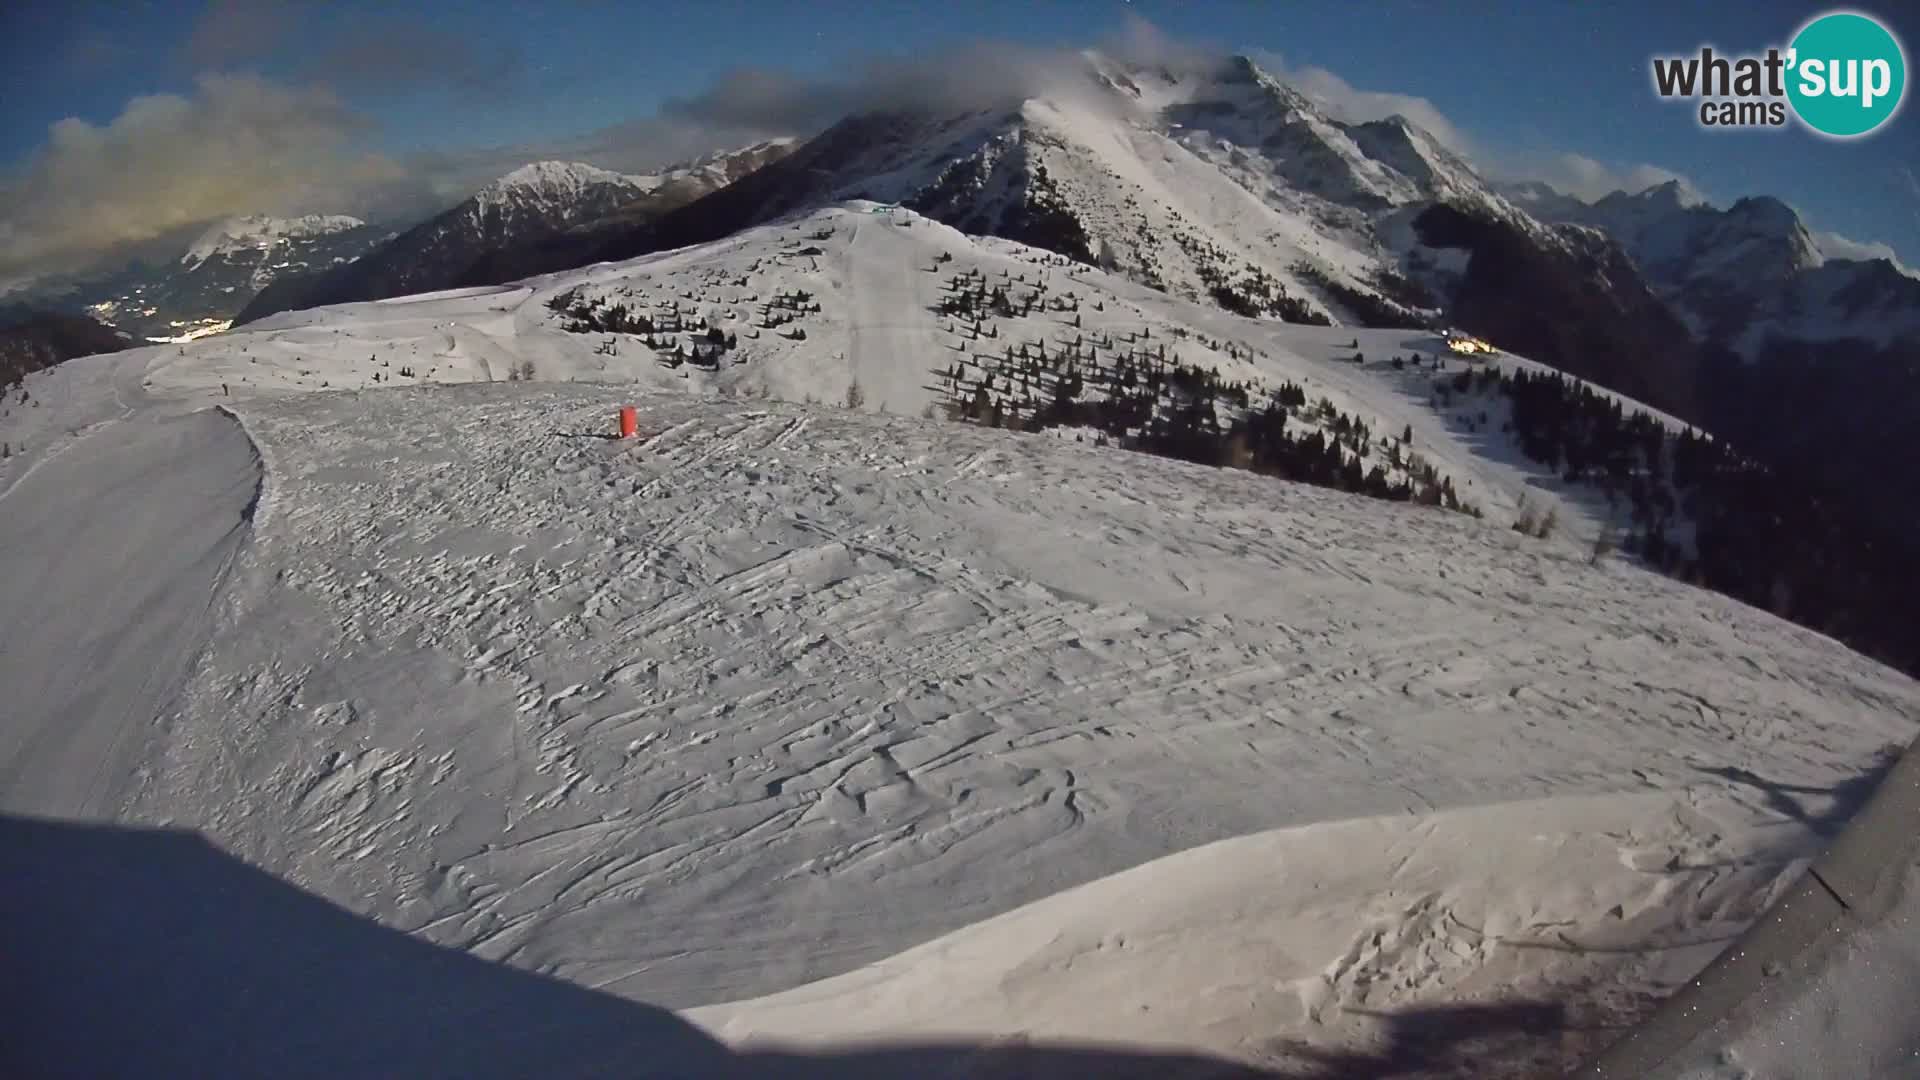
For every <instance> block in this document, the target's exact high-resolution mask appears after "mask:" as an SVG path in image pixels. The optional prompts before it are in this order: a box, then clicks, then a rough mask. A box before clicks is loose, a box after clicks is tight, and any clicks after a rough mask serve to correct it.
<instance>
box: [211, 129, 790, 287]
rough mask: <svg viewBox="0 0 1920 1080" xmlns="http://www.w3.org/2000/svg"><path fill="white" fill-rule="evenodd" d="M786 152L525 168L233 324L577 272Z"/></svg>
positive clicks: (762, 148)
mask: <svg viewBox="0 0 1920 1080" xmlns="http://www.w3.org/2000/svg"><path fill="white" fill-rule="evenodd" d="M787 149H788V143H786V142H784V141H776V142H768V143H760V144H756V145H754V146H750V147H745V148H743V149H740V150H736V151H731V152H728V153H724V154H716V155H712V156H710V157H707V158H703V159H700V160H698V161H694V162H689V163H687V164H685V165H681V166H676V167H674V168H672V169H668V170H665V171H663V172H660V173H653V174H645V175H628V174H625V173H616V172H611V171H609V170H606V169H601V168H596V167H594V166H592V165H586V164H582V163H579V162H560V161H541V162H534V163H532V164H529V165H524V166H522V167H520V168H518V169H515V170H514V171H512V172H510V173H508V174H507V175H505V176H502V177H500V178H499V179H498V180H495V181H494V182H493V183H491V184H488V185H487V186H486V187H484V188H482V189H480V190H479V191H478V192H475V193H474V195H473V196H472V197H470V198H468V199H467V200H466V201H464V202H462V203H460V204H459V205H458V206H455V207H453V208H452V209H450V210H448V211H446V212H445V213H443V214H441V215H440V216H438V217H436V218H434V219H432V220H430V221H427V222H423V223H422V224H420V225H417V226H415V227H414V228H412V229H409V230H407V231H406V232H403V233H401V234H400V235H398V236H395V237H393V238H392V239H390V240H388V241H386V242H385V243H383V244H381V245H380V246H378V247H376V248H374V249H373V250H371V251H369V252H367V253H366V254H365V255H363V256H362V257H361V258H359V259H356V260H354V261H352V262H351V263H347V264H345V265H341V266H337V267H333V268H331V269H328V270H325V271H324V272H322V273H319V274H310V275H304V276H300V277H294V278H285V279H281V280H279V281H276V282H275V283H274V284H272V285H270V286H268V287H267V288H265V289H263V290H262V291H261V292H260V293H259V295H258V296H256V297H254V298H253V300H252V301H251V302H249V303H248V304H247V305H246V307H245V308H244V310H242V311H241V313H240V315H239V316H238V318H237V319H236V322H241V323H245V322H251V321H253V320H255V319H259V318H263V317H265V316H267V315H270V314H273V313H274V312H277V311H287V310H297V309H301V308H308V307H318V306H320V305H323V304H339V303H349V302H354V301H362V300H382V299H386V298H388V297H393V296H406V295H409V294H413V293H422V292H433V291H435V290H439V289H451V288H460V287H464V286H469V285H490V284H496V283H499V282H503V281H512V280H515V279H517V278H522V277H527V276H529V275H532V274H539V273H545V272H548V271H551V270H559V269H566V268H568V267H572V266H578V265H580V264H581V263H583V262H585V261H587V256H588V255H589V254H590V252H591V250H592V249H593V248H594V247H596V246H598V244H599V243H600V242H601V241H602V238H603V236H604V235H605V234H606V233H609V232H612V231H615V230H621V229H626V228H631V227H632V226H633V225H635V224H636V223H639V222H643V221H646V220H648V219H650V218H652V217H653V216H655V215H657V214H659V213H662V212H664V211H666V210H669V209H671V208H673V207H676V206H680V205H684V204H685V203H688V202H691V201H693V200H695V199H697V198H699V197H700V196H702V195H705V194H707V193H709V192H711V191H714V190H716V189H718V188H721V187H724V186H725V185H727V184H729V183H731V182H732V181H734V180H735V179H738V178H739V177H740V176H742V175H745V174H746V173H749V172H751V171H753V170H754V169H757V168H759V167H760V166H761V165H763V164H765V163H766V162H768V161H771V160H775V159H777V158H778V157H780V156H781V155H783V154H784V153H785V152H786V151H787Z"/></svg>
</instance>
